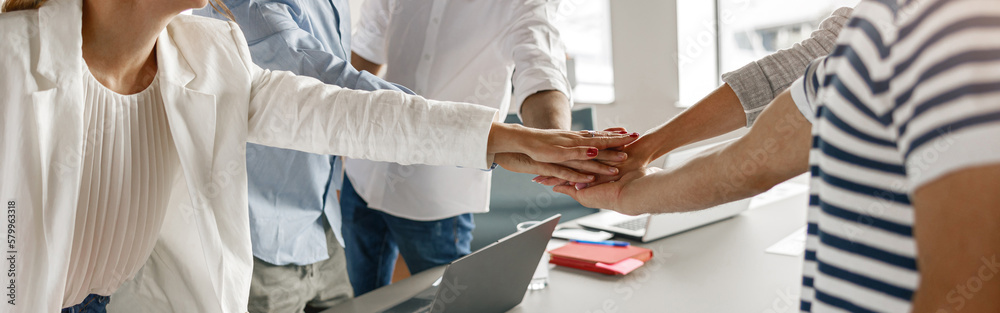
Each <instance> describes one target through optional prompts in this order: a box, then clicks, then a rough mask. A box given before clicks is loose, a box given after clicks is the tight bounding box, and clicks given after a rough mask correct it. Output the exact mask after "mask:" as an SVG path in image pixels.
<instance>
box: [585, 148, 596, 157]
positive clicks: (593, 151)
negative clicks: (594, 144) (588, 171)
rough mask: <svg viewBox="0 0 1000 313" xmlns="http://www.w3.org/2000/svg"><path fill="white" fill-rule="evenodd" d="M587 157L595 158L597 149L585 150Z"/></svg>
mask: <svg viewBox="0 0 1000 313" xmlns="http://www.w3.org/2000/svg"><path fill="white" fill-rule="evenodd" d="M587 156H589V157H596V156H597V148H590V149H587Z"/></svg>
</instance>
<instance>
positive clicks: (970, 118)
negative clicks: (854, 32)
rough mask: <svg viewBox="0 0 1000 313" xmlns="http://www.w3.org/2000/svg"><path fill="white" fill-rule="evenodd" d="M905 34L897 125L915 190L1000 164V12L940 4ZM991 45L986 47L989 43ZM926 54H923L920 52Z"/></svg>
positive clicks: (978, 5) (979, 0) (982, 4)
mask: <svg viewBox="0 0 1000 313" xmlns="http://www.w3.org/2000/svg"><path fill="white" fill-rule="evenodd" d="M938 4H940V5H937V6H932V7H929V8H927V10H925V11H923V12H918V14H916V16H915V17H914V20H915V21H914V22H913V23H911V24H910V25H913V26H907V27H904V28H901V29H900V32H899V40H900V45H899V46H897V47H895V49H896V51H913V53H912V56H906V57H904V58H903V60H906V61H905V62H901V63H899V66H897V67H896V76H895V77H894V79H893V84H894V85H895V86H894V88H896V87H897V86H905V88H903V89H901V90H900V92H899V93H897V94H896V98H895V100H896V105H897V108H896V111H895V112H894V119H895V120H896V123H897V124H896V126H897V127H898V132H899V139H900V140H899V142H900V146H899V148H900V153H902V154H903V160H904V161H905V162H906V170H907V176H909V177H910V181H911V185H910V186H909V187H910V190H916V189H917V188H919V187H920V186H921V185H923V184H926V183H929V182H932V181H934V180H936V179H938V178H940V177H943V176H945V175H947V174H949V173H952V172H955V171H959V170H962V169H967V168H971V167H977V166H984V165H991V164H1000V40H990V39H989V38H993V39H995V38H996V36H997V34H998V33H1000V6H997V5H995V4H996V2H994V1H984V0H972V1H941V2H938ZM984 39H986V40H984ZM918 51H919V53H918Z"/></svg>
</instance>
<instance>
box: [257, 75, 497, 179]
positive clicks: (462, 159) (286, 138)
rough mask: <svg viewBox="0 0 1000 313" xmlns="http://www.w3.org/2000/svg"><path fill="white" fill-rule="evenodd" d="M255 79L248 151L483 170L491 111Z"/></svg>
mask: <svg viewBox="0 0 1000 313" xmlns="http://www.w3.org/2000/svg"><path fill="white" fill-rule="evenodd" d="M254 71H255V72H256V73H255V74H254V82H253V85H252V91H251V98H250V106H249V111H248V113H249V121H248V125H247V126H248V140H249V141H251V142H253V143H258V144H263V145H268V146H273V147H279V148H286V149H293V150H299V151H304V152H310V153H318V154H333V155H342V156H346V157H350V158H357V159H368V160H373V161H387V162H396V163H400V164H415V163H416V164H427V165H456V166H462V167H469V168H487V167H489V164H490V163H488V162H487V161H488V160H487V153H486V152H487V151H486V146H487V139H488V135H489V130H490V127H491V126H492V122H494V121H496V119H497V112H496V109H493V108H488V107H484V106H479V105H470V104H464V103H454V102H445V101H434V100H427V99H424V98H422V97H419V96H411V95H407V94H404V93H402V92H397V91H374V92H367V91H359V90H351V89H345V88H339V87H337V86H332V85H325V84H322V83H321V82H320V81H318V80H315V79H312V78H308V77H303V76H294V75H292V74H291V73H288V72H280V71H278V72H271V71H263V70H259V68H256V67H255V70H254Z"/></svg>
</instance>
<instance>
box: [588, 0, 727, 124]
mask: <svg viewBox="0 0 1000 313" xmlns="http://www.w3.org/2000/svg"><path fill="white" fill-rule="evenodd" d="M676 16H677V3H676V1H675V0H618V1H615V0H612V1H611V28H612V31H611V34H612V38H611V40H612V42H613V49H614V50H613V53H614V66H615V96H616V99H617V100H616V101H615V103H613V104H609V105H599V106H597V113H598V120H597V122H598V123H597V126H598V127H612V126H624V127H627V128H628V129H629V130H634V131H638V132H645V131H647V130H649V129H651V128H653V127H656V126H657V125H659V124H662V123H663V122H666V121H667V120H669V119H670V118H672V117H674V116H675V115H677V114H678V113H680V112H681V111H682V110H683V109H681V108H678V107H677V105H676V102H677V101H678V95H679V92H678V90H679V89H678V88H679V87H678V81H679V78H678V75H677V66H678V63H677V23H676ZM680 79H682V78H680ZM744 132H745V131H744V130H740V131H736V132H734V133H731V134H729V135H727V136H723V137H722V138H719V139H716V140H710V141H707V142H706V143H708V142H717V141H721V140H725V139H729V138H734V137H735V136H736V135H741V134H743V133H744Z"/></svg>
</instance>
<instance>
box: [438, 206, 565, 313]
mask: <svg viewBox="0 0 1000 313" xmlns="http://www.w3.org/2000/svg"><path fill="white" fill-rule="evenodd" d="M561 216H562V215H560V214H556V215H554V216H552V217H550V218H548V219H546V220H545V221H542V222H541V223H538V224H536V225H535V226H532V227H531V228H529V229H527V230H524V231H520V232H517V233H514V234H511V235H510V236H507V237H505V238H503V239H500V240H499V241H497V242H495V243H493V244H491V245H489V246H486V247H484V248H482V249H479V250H478V251H476V252H474V253H472V254H469V255H467V256H465V257H463V258H461V259H458V260H455V261H454V262H452V263H451V265H449V266H448V269H447V270H445V272H444V276H443V277H442V278H441V284H440V285H439V286H438V291H437V295H436V296H435V298H434V304H433V305H432V307H431V312H434V313H451V312H506V311H507V310H510V309H511V308H513V307H515V306H517V305H518V304H520V303H521V300H522V299H524V293H525V291H527V290H528V283H529V282H530V281H531V277H532V276H533V275H534V273H535V268H537V267H538V262H539V260H541V258H542V253H545V247H546V245H548V243H549V239H551V238H552V232H553V231H555V229H556V225H557V224H558V223H559V218H560V217H561Z"/></svg>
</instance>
